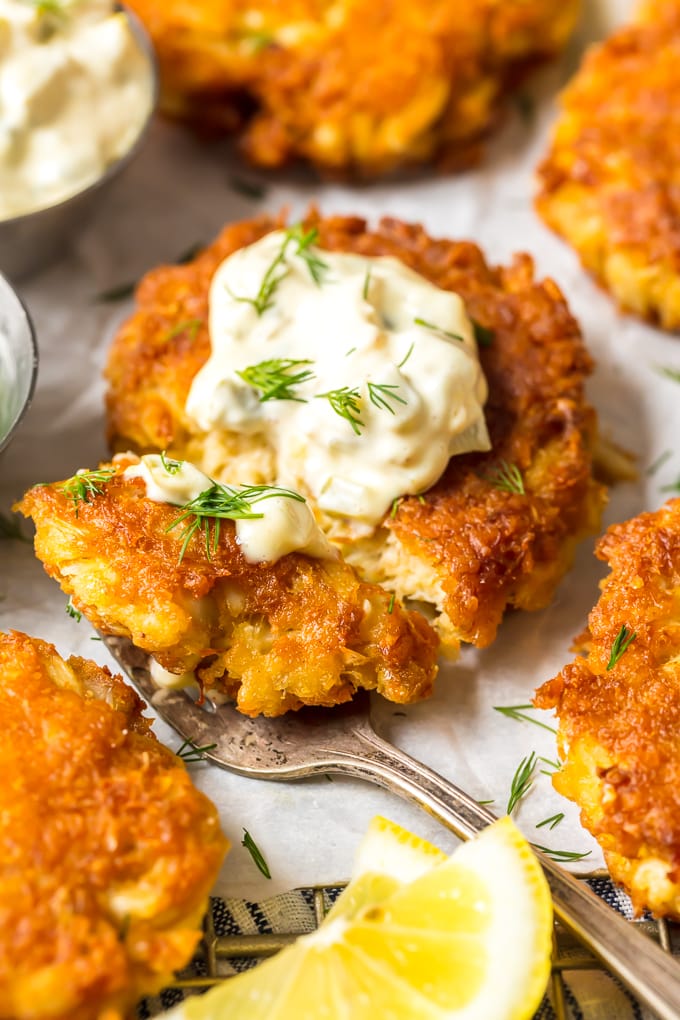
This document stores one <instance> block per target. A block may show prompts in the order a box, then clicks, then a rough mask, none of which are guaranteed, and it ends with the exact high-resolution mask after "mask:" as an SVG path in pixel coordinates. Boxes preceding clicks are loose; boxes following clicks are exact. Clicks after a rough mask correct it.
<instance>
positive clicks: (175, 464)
mask: <svg viewBox="0 0 680 1020" xmlns="http://www.w3.org/2000/svg"><path fill="white" fill-rule="evenodd" d="M183 463H184V461H182V460H173V459H172V458H171V457H168V456H166V453H165V450H161V464H162V465H163V469H164V470H165V472H166V473H167V474H169V475H176V474H177V472H178V471H179V470H180V469H181V467H182V464H183Z"/></svg>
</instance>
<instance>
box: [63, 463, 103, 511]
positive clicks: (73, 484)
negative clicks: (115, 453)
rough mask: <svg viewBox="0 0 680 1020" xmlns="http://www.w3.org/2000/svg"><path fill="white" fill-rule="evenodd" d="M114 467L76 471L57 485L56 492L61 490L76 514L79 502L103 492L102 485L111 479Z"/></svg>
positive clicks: (85, 501)
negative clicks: (71, 503)
mask: <svg viewBox="0 0 680 1020" xmlns="http://www.w3.org/2000/svg"><path fill="white" fill-rule="evenodd" d="M115 473H116V471H115V468H100V469H98V470H95V471H78V473H77V474H75V475H74V476H73V478H69V479H68V480H67V481H65V482H62V483H61V485H57V486H56V489H57V492H63V493H64V495H65V496H68V498H69V499H70V500H71V501H72V502H73V506H74V509H75V512H76V517H77V516H78V510H79V507H80V504H81V503H89V502H90V500H91V499H93V498H94V496H101V495H103V493H104V490H103V489H102V485H104V484H105V483H106V482H109V481H111V479H112V478H113V476H114V475H115Z"/></svg>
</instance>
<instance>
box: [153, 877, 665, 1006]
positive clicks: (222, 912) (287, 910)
mask: <svg viewBox="0 0 680 1020" xmlns="http://www.w3.org/2000/svg"><path fill="white" fill-rule="evenodd" d="M589 885H590V886H591V888H592V889H593V891H594V892H595V893H597V895H598V896H600V897H601V898H602V899H603V900H605V902H606V903H608V904H609V905H610V906H611V907H612V908H613V909H614V910H616V911H618V913H620V914H623V915H624V916H625V917H627V918H632V917H633V910H632V907H631V904H630V900H629V899H628V897H627V896H626V894H625V893H624V892H622V891H621V890H620V889H618V888H617V887H616V886H614V885H613V884H612V883H611V882H609V881H607V880H606V879H593V880H590V881H589ZM341 891H342V890H341V887H338V886H333V887H329V888H327V889H325V890H324V900H325V903H326V906H327V907H328V906H330V905H331V904H332V903H333V902H334V900H335V899H337V897H338V895H339V894H340V892H341ZM210 909H211V913H212V922H213V926H214V929H215V933H216V934H217V935H254V934H256V933H260V934H272V933H274V934H283V933H293V934H296V935H304V934H306V933H307V932H310V931H313V930H314V928H315V926H316V922H315V915H314V890H312V889H294V890H293V891H291V892H288V893H283V894H281V895H280V896H274V897H272V898H271V899H268V900H263V901H262V902H260V903H252V902H250V901H248V900H222V899H216V898H213V899H211V901H210ZM252 966H256V963H255V961H253V960H245V959H240V960H239V959H234V960H229V961H222V962H221V963H220V974H223V975H224V976H225V977H226V976H228V975H233V974H234V973H238V972H239V971H242V970H245V969H247V968H249V967H252ZM205 974H206V970H205V962H204V960H203V957H202V956H201V954H198V955H197V956H196V958H195V960H194V961H193V962H192V963H191V965H190V966H189V967H188V968H187V969H186V970H185V971H183V972H182V974H181V975H180V977H182V978H188V977H203V976H205ZM564 984H565V999H566V1005H567V1007H568V1010H569V1020H653V1017H652V1016H651V1014H649V1013H647V1012H646V1011H645V1010H643V1009H641V1007H640V1006H639V1004H638V1003H637V1002H635V1000H634V999H633V997H632V996H631V995H630V993H629V992H628V991H627V990H626V989H625V988H624V987H623V985H622V984H621V982H620V981H618V980H617V979H616V978H613V977H612V976H611V975H609V974H605V973H604V972H603V971H571V972H567V974H566V975H565V982H564ZM184 994H185V993H183V992H182V991H180V990H179V989H176V988H169V989H166V990H165V991H163V992H161V994H160V995H158V996H155V997H154V998H149V999H145V1000H144V1001H143V1002H142V1003H141V1004H140V1006H139V1008H138V1013H137V1016H138V1017H139V1020H150V1018H151V1017H154V1016H157V1015H158V1014H160V1013H162V1012H163V1010H165V1009H169V1008H170V1007H171V1006H174V1005H176V1004H177V1003H178V1002H181V1001H182V999H183V998H184ZM534 1020H557V1015H556V1013H555V1010H554V1008H553V1005H552V1004H551V1002H550V998H549V996H548V995H546V997H545V999H544V1000H543V1002H542V1004H541V1007H540V1009H539V1010H538V1012H537V1013H536V1015H535V1018H534Z"/></svg>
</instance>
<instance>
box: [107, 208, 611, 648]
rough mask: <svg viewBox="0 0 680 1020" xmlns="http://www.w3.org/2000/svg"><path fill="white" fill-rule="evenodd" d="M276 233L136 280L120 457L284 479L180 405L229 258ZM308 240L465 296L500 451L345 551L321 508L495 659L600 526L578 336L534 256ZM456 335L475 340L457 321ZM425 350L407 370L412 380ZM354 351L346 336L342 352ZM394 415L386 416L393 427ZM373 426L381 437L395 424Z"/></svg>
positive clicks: (405, 241)
mask: <svg viewBox="0 0 680 1020" xmlns="http://www.w3.org/2000/svg"><path fill="white" fill-rule="evenodd" d="M281 226H282V223H281V222H280V221H276V220H272V219H269V218H261V219H258V220H254V221H250V222H245V223H239V224H236V225H233V226H229V227H227V228H226V229H225V230H224V231H223V232H222V234H221V235H220V236H219V237H218V239H217V240H216V241H215V242H214V243H213V244H212V245H210V246H209V247H208V248H206V249H205V251H204V252H203V253H202V254H201V255H199V257H198V258H197V259H196V260H195V261H194V262H192V263H190V264H189V265H186V266H181V267H161V268H159V269H157V270H154V271H153V272H151V273H149V274H148V275H147V276H146V277H145V278H144V279H143V280H142V282H141V283H140V285H139V288H138V290H137V303H138V308H137V311H136V312H135V314H134V315H133V316H132V318H131V319H129V321H128V322H127V323H125V324H124V325H123V327H122V328H121V330H120V331H119V333H118V335H117V337H116V339H115V341H114V344H113V347H112V350H111V352H110V356H109V361H108V368H107V376H108V382H109V390H108V396H107V404H108V420H109V437H110V441H111V443H112V445H113V447H114V449H117V450H125V449H130V448H132V449H134V450H136V451H138V452H145V451H148V450H163V449H165V448H167V449H168V450H171V451H172V452H173V455H176V456H179V457H182V458H186V459H188V460H191V461H193V462H194V463H196V464H198V465H200V466H201V467H202V468H203V470H205V471H206V472H207V473H208V474H210V475H212V476H213V477H217V478H221V477H232V478H233V477H238V478H239V479H241V480H243V481H248V482H251V483H252V482H267V483H272V482H273V481H275V480H277V472H278V466H277V463H276V453H275V451H274V449H273V447H272V446H271V445H270V444H268V442H267V441H266V440H264V439H263V438H262V436H260V435H255V436H253V435H252V434H250V433H247V432H245V433H243V432H239V431H232V430H230V429H224V428H220V427H217V428H212V429H209V430H207V431H205V430H202V429H201V428H200V427H198V426H197V424H196V422H195V420H193V418H192V417H191V416H190V415H189V414H188V413H187V409H186V405H187V399H188V396H189V394H190V392H191V390H192V384H193V382H194V380H195V379H196V377H197V376H198V374H199V371H200V370H201V369H202V367H203V366H204V365H205V364H206V362H207V360H208V358H209V356H210V354H211V339H210V336H209V332H208V327H207V324H208V319H209V313H210V310H209V289H210V286H211V282H212V280H213V277H214V276H215V274H216V272H217V270H218V268H219V267H220V266H221V265H222V263H223V262H224V260H225V259H227V257H228V256H230V255H231V254H232V253H234V252H238V251H241V250H242V249H245V248H246V247H247V246H249V245H253V243H254V242H257V241H258V240H259V239H260V238H263V237H264V236H265V235H266V234H268V233H269V232H270V231H273V230H276V229H278V228H280V227H281ZM306 227H307V228H308V229H310V230H311V229H312V228H313V229H315V230H317V231H318V238H317V244H318V248H317V249H315V250H316V251H317V255H318V257H319V258H322V259H323V258H324V257H325V258H326V259H328V257H329V253H356V254H358V255H360V256H361V258H362V259H365V260H366V264H367V265H368V260H369V259H375V258H376V257H379V256H392V257H393V258H394V259H397V260H399V263H400V264H401V265H402V266H406V267H408V268H409V270H412V271H415V272H416V273H418V274H419V276H420V278H421V279H423V278H424V280H425V281H428V282H429V283H430V284H433V285H434V288H438V289H440V290H439V292H437V293H434V295H433V296H432V301H433V305H434V302H435V301H437V302H438V301H440V300H441V292H442V291H443V292H445V294H444V296H445V297H451V295H450V294H449V293H448V292H457V293H458V294H459V295H460V297H461V298H462V301H463V303H464V308H463V315H464V317H465V318H466V316H465V313H467V315H469V316H470V317H471V319H472V320H473V322H474V323H476V324H477V325H476V329H477V334H478V336H479V337H480V341H483V342H484V344H485V345H482V343H480V349H479V356H480V359H481V365H482V367H483V370H484V374H485V376H486V381H487V383H488V399H487V401H486V406H485V408H484V416H485V418H486V427H487V428H488V435H489V437H490V444H491V450H489V451H488V452H486V453H484V452H474V453H467V454H463V455H456V456H453V457H451V459H450V462H449V464H448V467H446V469H445V470H444V472H443V474H442V476H441V477H440V478H439V481H437V482H436V483H435V484H430V486H429V491H426V492H424V494H423V493H422V492H421V494H415V495H412V496H407V497H405V498H403V499H395V500H394V503H393V504H391V505H388V506H387V507H386V508H385V509H386V511H387V512H384V513H382V514H381V519H380V520H379V521H378V523H377V525H376V526H375V527H372V528H370V529H369V532H368V534H366V532H365V531H364V532H363V533H362V534H355V535H353V536H352V537H351V539H349V540H346V536H344V535H343V534H342V529H340V531H338V525H337V521H338V518H337V517H336V518H330V517H329V516H328V515H326V514H324V513H323V512H322V510H321V508H320V507H319V506H318V505H315V506H314V509H315V513H316V515H317V517H318V519H319V521H320V523H321V525H322V526H323V527H324V530H326V531H327V533H328V534H329V536H330V537H331V539H332V540H333V541H335V542H337V543H338V544H339V545H340V547H341V548H342V550H343V553H344V555H345V556H346V557H347V558H348V559H349V560H350V562H351V563H353V564H354V565H355V566H356V567H357V569H358V570H359V571H360V572H361V574H362V576H364V577H365V578H366V579H367V580H370V581H374V582H376V583H380V584H384V585H385V586H386V587H387V588H388V589H389V590H391V591H393V592H396V594H397V596H398V597H400V598H411V599H414V600H416V601H417V602H418V603H421V604H422V603H425V604H427V606H428V612H429V613H433V614H434V616H435V626H436V627H437V629H438V631H439V634H440V637H441V638H442V640H443V642H444V645H445V647H446V648H447V649H448V650H449V651H454V652H455V650H456V648H457V646H458V642H459V641H460V640H464V641H471V642H474V643H475V644H477V645H480V646H484V645H487V644H489V643H490V642H491V641H492V640H493V638H494V636H495V634H496V630H497V627H498V625H499V623H500V621H501V618H502V616H503V612H504V610H505V608H506V607H507V606H517V607H519V608H522V609H539V608H542V607H543V606H545V605H547V604H548V603H549V601H550V599H551V597H552V594H553V591H554V589H555V587H556V585H557V584H558V582H559V580H560V578H561V577H562V575H563V574H564V573H565V571H566V570H567V569H568V568H569V566H570V565H571V562H572V557H573V552H574V547H575V545H576V543H577V541H578V539H579V538H580V537H581V536H583V535H584V534H586V533H588V532H592V531H594V530H596V529H597V526H598V523H599V516H600V510H601V506H602V502H603V492H602V490H601V488H600V487H599V486H598V485H597V484H596V483H595V482H594V481H593V478H592V470H591V468H592V463H591V448H592V443H593V439H594V435H595V431H596V421H595V415H594V412H593V410H592V408H591V407H590V406H589V405H588V404H587V403H586V400H585V397H584V379H585V377H586V376H587V374H588V372H589V371H590V368H591V362H590V358H589V357H588V354H587V353H586V351H585V349H584V346H583V343H582V340H581V337H580V334H579V330H578V326H577V324H576V322H575V321H574V319H573V318H572V316H571V315H570V313H569V310H568V308H567V306H566V303H565V301H564V299H563V297H562V295H561V293H560V291H559V289H558V288H557V287H556V285H555V284H554V283H553V282H552V281H550V280H547V281H543V282H537V281H536V280H535V279H534V276H533V266H532V262H531V260H530V258H529V257H528V256H526V255H520V256H517V257H516V258H515V260H514V261H513V263H512V265H510V266H509V267H505V268H492V267H490V266H488V265H487V264H486V263H485V261H484V258H483V256H482V254H481V252H480V251H479V249H478V248H477V247H476V246H475V245H473V244H470V243H467V242H453V241H446V240H435V239H433V238H431V237H429V236H428V235H427V234H426V233H425V231H424V230H423V229H422V228H421V227H419V226H412V225H408V224H405V223H401V222H399V221H397V220H392V219H385V220H383V221H382V222H381V223H380V224H379V226H378V227H377V229H374V230H371V229H369V227H368V226H367V225H366V223H365V222H364V221H363V220H361V219H359V218H353V217H331V218H328V219H319V218H317V217H316V216H312V217H310V218H309V219H308V221H307V222H306ZM377 261H380V260H379V259H378V260H377ZM375 265H376V263H374V266H375ZM377 271H378V270H377V269H376V270H375V272H376V274H377ZM365 275H366V279H367V280H369V288H370V282H371V278H369V274H368V272H366V274H365ZM282 289H283V285H282ZM325 289H326V290H327V291H328V293H329V294H330V295H331V297H332V295H333V294H334V293H337V285H336V290H335V291H333V289H332V288H331V286H330V283H329V285H328V287H327V288H325ZM320 290H324V288H323V287H321V288H320ZM369 311H370V309H369ZM426 313H427V309H426ZM267 314H269V313H268V312H267V313H265V315H267ZM334 314H335V313H330V314H326V315H325V316H324V318H323V319H322V321H321V324H320V327H319V331H318V338H317V340H316V341H315V342H316V344H317V346H318V349H319V355H320V356H321V355H322V353H323V344H324V342H325V341H324V337H325V335H326V334H327V331H328V323H329V321H330V320H332V318H333V315H334ZM371 314H372V313H371ZM429 314H430V315H432V314H434V313H433V312H432V309H430V310H429ZM264 321H265V317H264V316H263V318H262V322H264ZM426 325H427V323H426ZM468 325H469V323H468ZM482 327H483V328H482ZM362 328H363V327H362ZM457 328H458V329H460V330H463V329H464V328H465V326H464V323H463V322H462V320H461V325H460V326H459V327H457ZM423 336H424V334H422V335H419V336H418V337H417V338H416V343H415V348H414V352H413V353H412V354H411V356H410V359H409V361H408V364H407V366H406V369H404V371H406V370H407V369H413V370H414V369H415V366H416V365H417V363H418V362H417V358H418V357H419V356H420V344H421V343H423ZM458 339H461V337H458ZM355 342H356V341H355V340H353V339H352V337H349V338H348V339H347V343H346V346H347V347H348V348H351V346H352V344H354V343H355ZM455 342H456V338H455V337H454V339H453V340H452V343H455ZM340 350H341V353H343V351H344V348H340ZM347 353H348V354H349V353H351V351H348V352H347ZM406 354H408V351H406ZM474 356H475V357H476V356H477V355H476V352H475V354H474ZM348 360H349V359H348ZM401 362H402V364H403V359H401ZM313 369H314V370H315V371H316V370H317V369H316V366H313ZM338 370H339V368H338ZM431 374H432V375H437V371H436V370H435V371H434V372H433V373H431ZM397 381H400V382H403V380H399V379H398V378H397ZM392 392H393V393H397V392H399V391H398V390H397V389H393V390H392ZM309 403H310V404H312V403H314V401H313V400H310V401H309ZM367 406H368V404H367V402H366V403H365V404H364V405H362V408H363V410H365V409H366V407H367ZM425 406H427V405H425ZM400 407H401V405H399V406H397V404H396V403H394V404H393V405H392V409H393V410H394V411H396V412H397V413H398V412H399V410H400ZM363 410H362V413H363ZM377 413H378V412H377ZM379 413H383V419H382V420H383V423H384V427H385V428H387V427H388V426H389V425H390V423H391V422H393V421H394V420H395V418H394V417H390V415H388V414H387V412H386V411H384V412H379ZM330 417H333V416H332V415H330ZM341 424H342V422H341ZM419 427H420V426H419ZM346 432H347V433H348V429H347V428H346ZM319 434H320V435H321V436H323V435H325V434H326V432H325V429H324V430H320V431H319ZM361 442H363V437H362V439H361ZM487 445H488V443H487ZM468 448H469V447H468ZM359 449H360V447H357V450H359ZM473 449H474V447H473ZM444 467H445V462H444V464H443V465H442V468H444ZM412 491H413V490H412ZM397 492H399V490H397ZM306 495H307V497H308V500H309V501H310V502H311V503H312V504H313V505H314V500H313V498H312V497H311V495H310V494H309V493H306Z"/></svg>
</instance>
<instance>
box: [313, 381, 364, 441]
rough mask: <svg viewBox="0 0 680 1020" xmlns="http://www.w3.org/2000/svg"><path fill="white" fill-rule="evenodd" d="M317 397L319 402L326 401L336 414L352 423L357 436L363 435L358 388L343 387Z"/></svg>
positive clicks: (319, 394)
mask: <svg viewBox="0 0 680 1020" xmlns="http://www.w3.org/2000/svg"><path fill="white" fill-rule="evenodd" d="M316 397H317V399H319V400H321V399H326V400H327V401H328V403H329V404H330V405H331V407H332V408H333V410H334V411H335V413H336V414H338V415H340V417H341V418H344V419H345V420H346V421H348V422H349V423H350V425H351V426H352V431H353V432H354V434H355V435H357V436H360V435H361V430H362V428H365V426H364V423H363V421H362V420H361V418H360V417H359V415H360V414H361V408H360V407H359V400H360V397H359V389H358V387H354V389H350V388H349V386H342V387H340V389H338V390H328V391H327V392H326V393H317V394H316Z"/></svg>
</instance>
